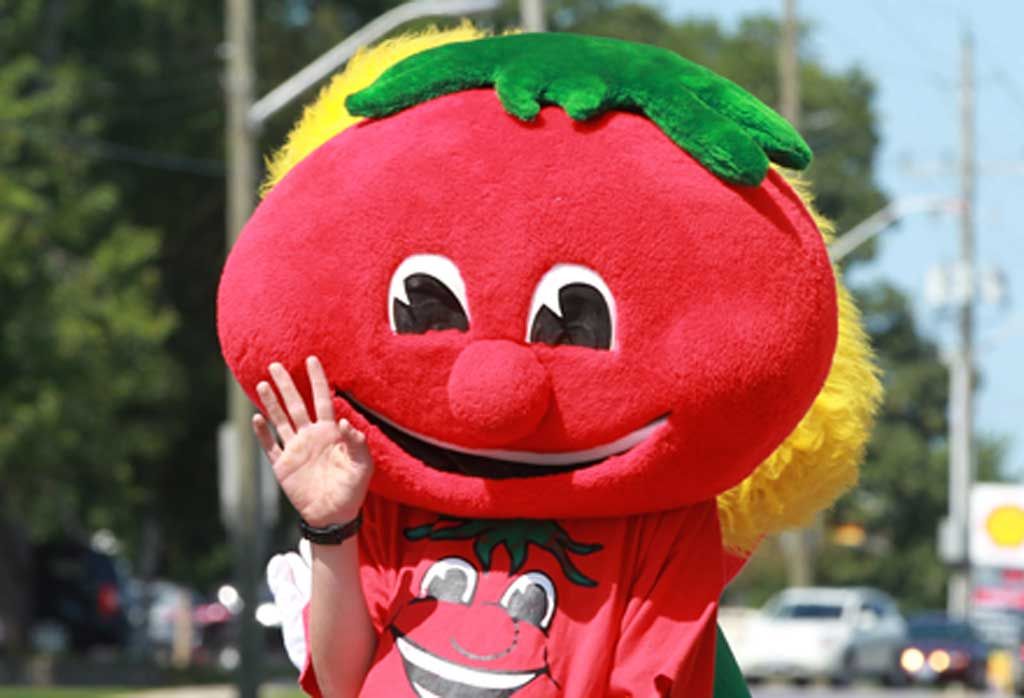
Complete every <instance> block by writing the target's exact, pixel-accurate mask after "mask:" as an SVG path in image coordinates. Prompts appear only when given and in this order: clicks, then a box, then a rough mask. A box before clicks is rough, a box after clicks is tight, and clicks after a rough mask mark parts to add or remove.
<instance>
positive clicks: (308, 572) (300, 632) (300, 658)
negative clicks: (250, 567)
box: [267, 540, 313, 671]
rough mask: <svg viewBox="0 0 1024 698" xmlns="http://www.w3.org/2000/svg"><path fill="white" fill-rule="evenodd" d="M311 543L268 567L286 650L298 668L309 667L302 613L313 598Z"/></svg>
mask: <svg viewBox="0 0 1024 698" xmlns="http://www.w3.org/2000/svg"><path fill="white" fill-rule="evenodd" d="M312 559H313V557H312V552H311V549H310V547H309V541H308V540H302V541H300V542H299V552H298V553H295V552H291V553H285V554H284V555H275V556H274V557H272V558H270V562H269V563H267V585H268V586H269V587H270V593H271V594H273V595H274V604H275V605H276V606H277V608H278V610H279V611H280V612H281V636H282V639H283V640H284V650H285V652H287V653H288V659H289V660H291V663H292V664H294V665H295V668H296V669H298V670H299V671H302V669H303V667H305V665H306V628H305V625H304V624H303V622H302V612H303V611H304V610H305V608H306V606H308V605H309V600H310V598H311V597H312V595H313V563H312Z"/></svg>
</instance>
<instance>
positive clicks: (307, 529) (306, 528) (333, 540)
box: [299, 511, 363, 545]
mask: <svg viewBox="0 0 1024 698" xmlns="http://www.w3.org/2000/svg"><path fill="white" fill-rule="evenodd" d="M362 525H363V512H361V511H360V512H359V515H358V516H356V518H354V519H352V520H351V521H349V522H348V523H345V524H330V525H328V526H324V527H323V528H317V527H316V526H310V525H309V524H308V523H306V521H305V520H304V519H302V518H301V517H300V518H299V531H301V532H302V537H303V538H305V539H306V540H308V541H309V542H310V543H316V544H317V545H341V544H342V543H344V542H345V541H346V540H348V539H349V538H351V537H352V536H354V535H355V534H356V533H358V532H359V528H360V527H361V526H362Z"/></svg>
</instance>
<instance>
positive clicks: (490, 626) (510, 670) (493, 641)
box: [388, 557, 557, 698]
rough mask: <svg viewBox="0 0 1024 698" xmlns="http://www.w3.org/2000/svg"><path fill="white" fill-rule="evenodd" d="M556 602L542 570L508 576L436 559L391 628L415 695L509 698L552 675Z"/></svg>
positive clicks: (461, 562)
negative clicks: (552, 625) (551, 636)
mask: <svg viewBox="0 0 1024 698" xmlns="http://www.w3.org/2000/svg"><path fill="white" fill-rule="evenodd" d="M556 603H557V594H556V591H555V586H554V582H552V580H551V578H550V577H548V576H547V575H546V574H544V573H543V572H540V571H530V572H526V573H524V574H522V575H518V576H514V577H511V578H510V577H509V575H507V574H505V573H499V572H494V573H486V572H479V571H478V570H477V569H476V568H475V567H474V566H473V565H472V563H470V562H468V561H467V560H464V559H462V558H459V557H449V558H444V559H442V560H438V561H437V562H435V563H433V564H432V565H431V566H430V568H429V569H428V570H427V572H426V573H425V574H424V575H423V579H422V581H421V583H420V594H419V596H418V598H416V599H415V600H413V601H412V602H411V603H410V604H409V605H408V606H406V607H405V608H404V609H403V610H402V611H401V612H400V613H399V614H398V616H397V617H396V618H395V620H394V622H393V623H392V624H391V626H390V627H389V628H388V630H389V631H390V633H391V635H392V638H393V639H394V642H395V647H396V649H397V650H398V654H399V655H400V656H401V658H402V664H403V667H404V668H405V674H406V677H407V678H408V679H409V683H410V685H411V686H412V687H413V690H415V691H416V693H417V695H420V696H452V695H464V696H481V697H487V698H505V697H507V696H511V695H513V694H515V693H516V692H517V691H519V690H520V689H522V688H525V687H527V686H529V685H530V684H531V683H533V682H534V681H537V680H541V681H545V680H550V679H549V676H550V672H551V670H550V667H549V666H548V657H547V629H548V626H549V625H550V623H551V621H552V617H553V616H554V613H555V610H556Z"/></svg>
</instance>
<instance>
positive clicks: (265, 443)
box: [252, 414, 281, 465]
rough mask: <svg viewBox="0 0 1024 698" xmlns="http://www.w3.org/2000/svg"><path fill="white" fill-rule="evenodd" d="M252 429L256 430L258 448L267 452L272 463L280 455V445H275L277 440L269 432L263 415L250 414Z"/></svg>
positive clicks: (268, 426)
mask: <svg viewBox="0 0 1024 698" xmlns="http://www.w3.org/2000/svg"><path fill="white" fill-rule="evenodd" d="M252 430H253V431H254V432H256V440H257V441H259V442H260V448H262V449H263V452H264V453H266V454H267V458H268V459H269V460H270V464H271V465H273V464H274V461H276V460H277V459H278V458H279V457H280V455H281V447H280V446H278V445H277V440H276V439H274V435H273V434H271V433H270V425H269V424H267V420H266V419H265V418H264V417H263V415H261V414H254V415H253V416H252Z"/></svg>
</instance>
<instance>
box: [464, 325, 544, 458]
mask: <svg viewBox="0 0 1024 698" xmlns="http://www.w3.org/2000/svg"><path fill="white" fill-rule="evenodd" d="M550 400H551V383H550V381H549V379H548V372H547V370H546V369H545V368H544V367H543V366H542V365H541V364H540V362H539V361H537V358H536V357H535V356H534V355H533V352H532V351H530V350H529V349H528V348H526V347H524V346H522V345H519V344H516V343H515V342H509V341H507V340H484V341H479V342H474V343H473V344H470V345H469V346H467V347H466V348H465V349H463V350H462V353H461V354H459V358H458V359H456V360H455V365H454V366H453V367H452V373H451V376H449V378H448V401H449V403H450V405H451V410H452V414H453V415H455V417H456V418H457V419H459V420H461V421H462V422H464V423H465V424H466V425H468V426H470V427H472V428H473V429H474V430H476V431H477V432H479V434H480V436H482V437H484V438H486V439H487V440H488V441H490V442H491V443H492V444H493V445H495V446H497V445H501V444H504V443H508V442H510V441H515V440H516V439H520V438H522V437H524V436H526V435H527V434H529V433H530V432H532V431H533V430H534V429H535V428H536V427H537V424H538V423H540V420H541V418H542V417H543V416H544V413H545V412H547V410H548V403H549V402H550Z"/></svg>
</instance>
